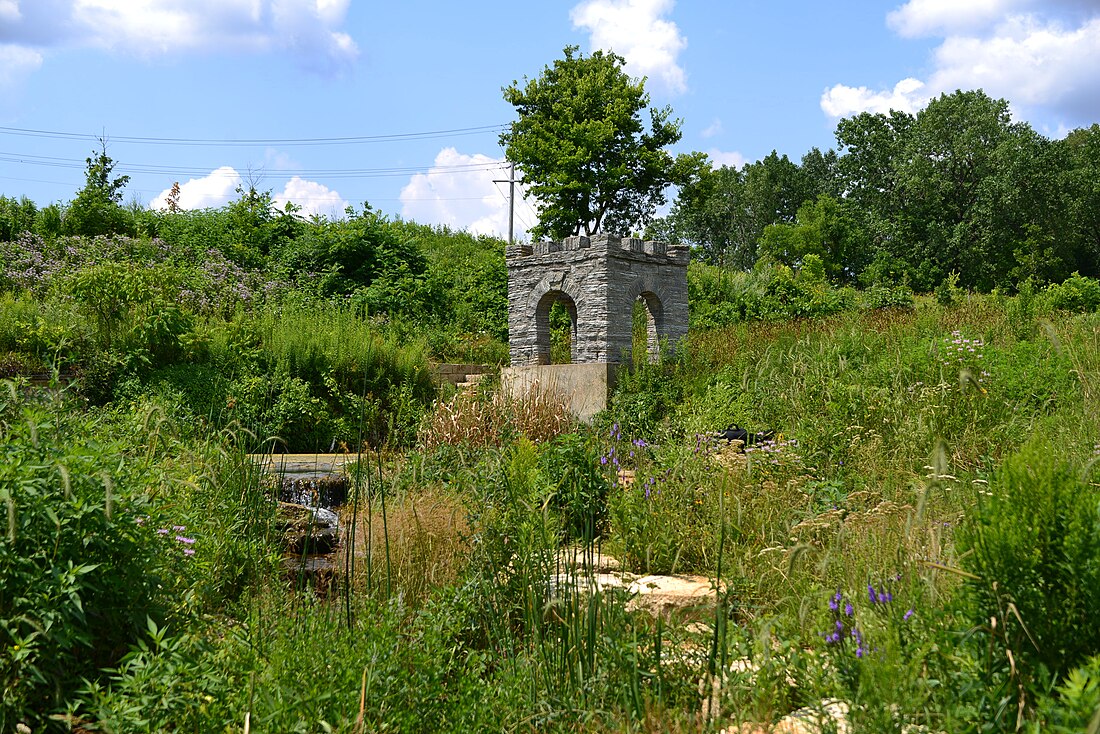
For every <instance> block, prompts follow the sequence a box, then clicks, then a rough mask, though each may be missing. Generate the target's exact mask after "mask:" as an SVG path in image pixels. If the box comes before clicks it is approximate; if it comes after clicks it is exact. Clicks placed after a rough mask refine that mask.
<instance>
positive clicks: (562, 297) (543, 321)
mask: <svg viewBox="0 0 1100 734" xmlns="http://www.w3.org/2000/svg"><path fill="white" fill-rule="evenodd" d="M557 304H561V305H562V306H563V307H564V308H565V312H566V313H567V314H568V315H569V330H570V334H569V345H570V351H569V363H573V362H576V361H577V303H576V301H574V300H573V299H572V298H571V297H570V296H569V294H568V293H566V292H565V291H562V290H549V291H547V292H546V293H544V294H543V295H542V297H541V298H539V300H538V303H536V304H535V348H536V350H537V360H538V364H553V363H554V361H553V359H552V358H551V352H552V346H553V345H552V343H551V336H552V335H551V325H550V313H551V311H552V310H553V308H554V306H555V305H557Z"/></svg>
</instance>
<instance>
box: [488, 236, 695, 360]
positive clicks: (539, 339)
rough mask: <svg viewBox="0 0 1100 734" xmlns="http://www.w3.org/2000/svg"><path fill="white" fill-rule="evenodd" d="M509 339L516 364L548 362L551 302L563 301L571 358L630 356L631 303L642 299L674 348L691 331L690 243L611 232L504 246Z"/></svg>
mask: <svg viewBox="0 0 1100 734" xmlns="http://www.w3.org/2000/svg"><path fill="white" fill-rule="evenodd" d="M506 261H507V265H508V337H509V343H510V347H511V358H512V366H513V367H520V366H525V365H537V364H549V362H550V333H549V313H550V307H551V306H552V305H553V304H554V303H555V302H556V301H562V302H563V303H564V304H565V305H566V307H567V309H568V310H569V313H570V316H571V317H572V319H573V324H574V329H575V332H574V334H573V360H572V361H573V362H574V363H580V364H583V363H593V362H608V363H617V362H622V361H626V360H629V359H630V352H631V346H632V334H631V327H632V313H633V311H632V309H633V305H634V302H635V301H636V300H637V299H638V298H639V297H640V298H642V300H643V301H644V302H645V304H646V306H647V308H648V309H649V312H650V314H651V315H652V317H653V318H652V324H651V329H650V342H651V344H650V353H651V354H653V353H655V351H656V350H655V347H656V342H657V340H662V341H667V343H668V344H669V345H670V346H673V347H674V346H675V345H676V344H677V343H678V342H679V341H680V340H681V339H682V338H683V337H684V336H685V335H686V334H687V321H688V310H687V309H688V305H687V264H688V252H687V250H686V248H680V247H670V246H668V245H666V244H665V243H663V242H654V241H648V240H640V239H635V238H629V237H615V236H612V235H597V236H594V237H584V236H577V237H567V238H565V239H564V240H563V241H561V242H539V243H536V244H534V245H514V246H511V247H509V248H508V249H507V252H506Z"/></svg>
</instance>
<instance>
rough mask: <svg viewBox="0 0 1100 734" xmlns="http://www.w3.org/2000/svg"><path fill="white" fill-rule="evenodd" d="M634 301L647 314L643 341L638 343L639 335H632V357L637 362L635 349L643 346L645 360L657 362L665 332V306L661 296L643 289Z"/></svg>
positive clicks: (632, 360)
mask: <svg viewBox="0 0 1100 734" xmlns="http://www.w3.org/2000/svg"><path fill="white" fill-rule="evenodd" d="M634 303H637V304H640V305H641V308H642V311H643V312H644V315H645V337H644V339H643V340H642V343H641V344H639V343H638V337H637V335H632V336H633V337H634V338H633V339H632V340H631V347H630V358H631V362H633V363H635V364H637V359H635V358H636V357H637V355H636V354H635V353H634V350H635V349H637V348H638V347H639V346H641V347H642V348H643V349H644V350H645V361H647V362H656V361H658V360H659V359H660V358H661V335H662V334H664V333H665V324H664V306H663V304H662V303H661V299H660V297H658V296H657V294H656V293H654V292H653V291H649V290H647V291H642V292H641V293H639V294H638V296H637V298H635V299H634Z"/></svg>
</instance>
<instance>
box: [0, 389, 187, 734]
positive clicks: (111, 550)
mask: <svg viewBox="0 0 1100 734" xmlns="http://www.w3.org/2000/svg"><path fill="white" fill-rule="evenodd" d="M74 408H75V406H74V405H73V404H72V402H71V400H70V396H68V395H67V394H62V395H60V396H59V397H57V398H50V397H49V393H47V392H45V391H38V392H31V393H25V392H23V391H22V390H21V389H19V388H17V387H16V386H15V385H14V384H13V383H11V382H2V383H0V434H3V435H4V437H5V439H4V441H3V442H2V443H0V504H2V505H3V515H4V517H5V518H6V522H4V524H3V532H0V649H4V650H5V654H4V655H3V656H2V657H0V687H2V689H3V693H4V695H3V703H2V704H0V730H3V731H11V730H12V728H13V727H14V724H15V723H16V722H18V721H20V720H27V721H32V722H33V721H36V720H37V719H38V717H39V716H44V715H46V714H48V713H50V712H53V711H56V710H57V708H58V707H60V706H61V705H62V704H63V702H64V701H65V699H66V696H67V695H68V694H69V693H70V692H71V691H73V690H75V688H76V687H77V684H78V682H79V680H80V678H81V677H82V676H94V674H95V673H96V671H97V670H98V669H99V668H100V667H102V666H104V665H109V664H113V663H115V662H117V661H118V659H119V658H120V657H121V655H122V654H123V653H125V651H126V649H127V647H128V645H129V644H130V643H131V642H132V641H133V640H135V639H136V637H137V635H138V632H139V630H141V629H144V627H145V625H146V619H147V617H148V616H151V617H153V618H157V619H163V618H164V617H165V615H166V614H167V613H168V611H169V610H170V609H171V608H172V607H173V606H174V604H176V603H177V601H178V600H174V599H173V598H172V597H173V595H174V594H175V592H176V591H177V586H176V580H177V579H179V578H181V576H180V574H181V573H186V572H187V571H188V568H189V567H190V566H191V565H192V564H191V560H192V559H191V558H190V555H191V553H193V552H194V551H193V550H192V547H191V544H190V543H191V542H193V540H192V539H190V538H187V537H186V536H185V535H183V532H182V531H173V530H172V529H171V528H172V526H173V520H172V519H169V518H167V517H164V516H162V515H160V514H159V513H158V512H157V511H156V509H155V507H154V506H153V505H152V503H151V501H150V494H149V490H150V488H151V487H155V486H156V485H157V484H158V483H159V482H158V480H157V477H156V476H155V475H154V474H153V473H152V470H151V469H150V468H149V466H148V464H145V463H142V462H135V461H131V460H128V459H127V458H126V457H125V451H124V449H123V447H122V446H121V445H120V444H117V443H112V442H110V441H104V440H102V439H101V438H99V435H100V434H101V432H102V430H101V426H100V425H99V423H98V422H97V421H96V420H94V419H92V418H88V417H85V416H82V415H80V414H79V413H78V412H76V410H75V409H74ZM176 522H178V521H176Z"/></svg>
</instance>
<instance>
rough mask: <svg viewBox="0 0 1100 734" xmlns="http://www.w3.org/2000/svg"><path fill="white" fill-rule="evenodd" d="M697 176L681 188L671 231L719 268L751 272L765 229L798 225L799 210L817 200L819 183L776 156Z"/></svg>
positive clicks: (700, 169) (706, 169) (698, 169)
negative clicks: (796, 223)
mask: <svg viewBox="0 0 1100 734" xmlns="http://www.w3.org/2000/svg"><path fill="white" fill-rule="evenodd" d="M685 170H687V169H686V167H685ZM691 174H692V175H690V176H688V177H686V180H684V181H682V182H681V183H680V187H679V193H678V194H677V197H676V204H675V206H674V207H673V211H672V215H671V216H670V217H669V219H670V220H671V228H672V230H673V232H674V238H675V239H679V240H683V241H686V242H688V243H690V244H691V245H692V246H693V247H694V251H695V254H696V256H697V257H698V258H699V259H701V260H703V261H704V262H708V263H711V264H715V265H718V264H722V265H727V266H730V267H734V268H739V269H749V268H751V267H752V266H753V264H755V263H756V259H757V252H756V248H757V243H758V242H759V240H760V235H761V234H762V233H763V232H764V228H765V227H767V226H768V225H770V224H775V223H777V222H793V221H794V219H795V216H796V214H797V213H798V208H799V206H801V205H802V203H803V202H804V201H807V200H811V199H813V198H814V196H815V191H814V184H815V181H814V180H812V179H811V178H809V177H808V176H806V175H805V174H804V173H803V171H802V169H801V168H799V166H798V165H797V164H795V163H793V162H792V161H791V160H790V159H789V158H787V156H786V155H779V153H778V152H776V151H774V150H773V151H772V152H771V153H769V154H768V155H767V156H765V157H764V158H763V159H761V160H759V161H756V162H755V163H749V164H747V165H745V166H743V167H742V168H740V169H738V168H735V167H731V166H722V167H720V168H710V167H709V166H701V167H696V168H695V169H694V170H691Z"/></svg>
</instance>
